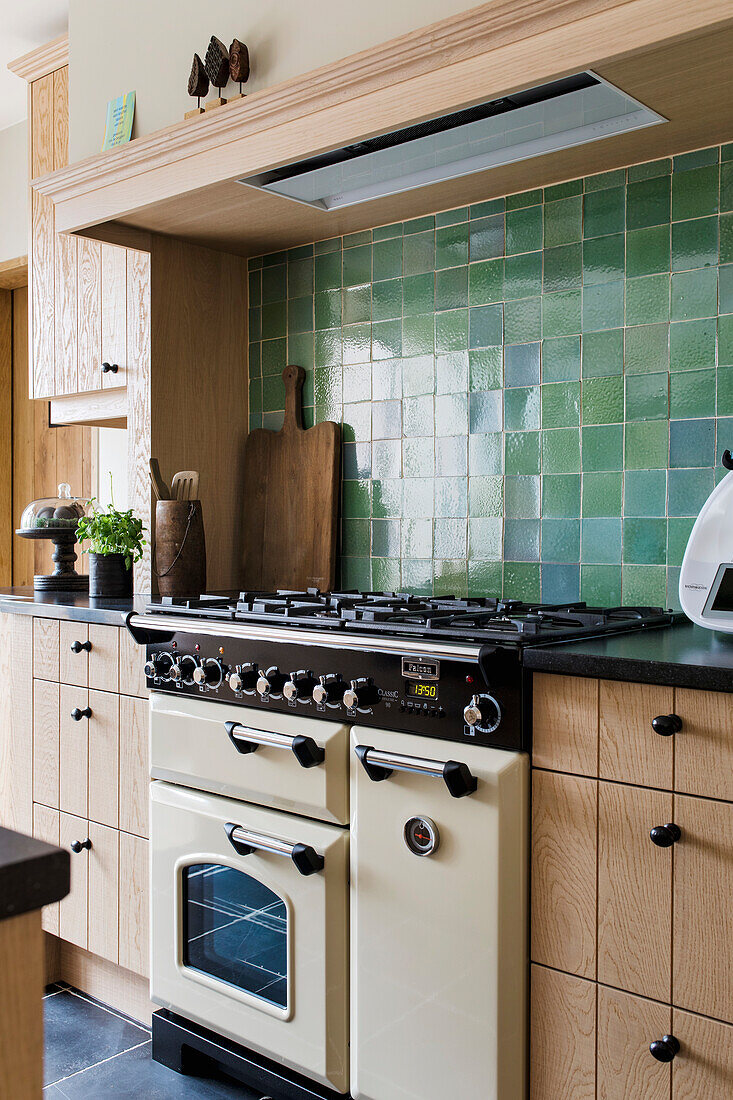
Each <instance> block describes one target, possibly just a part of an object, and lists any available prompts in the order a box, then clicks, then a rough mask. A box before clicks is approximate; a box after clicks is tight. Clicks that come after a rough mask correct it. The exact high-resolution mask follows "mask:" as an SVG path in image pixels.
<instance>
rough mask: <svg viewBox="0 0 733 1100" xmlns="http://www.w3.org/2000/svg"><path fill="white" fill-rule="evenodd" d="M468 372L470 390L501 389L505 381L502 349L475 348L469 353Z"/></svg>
mask: <svg viewBox="0 0 733 1100" xmlns="http://www.w3.org/2000/svg"><path fill="white" fill-rule="evenodd" d="M468 371H469V377H468V385H469V389H471V390H496V389H500V388H501V385H502V379H503V354H502V349H501V348H473V349H472V350H471V351H469V353H468Z"/></svg>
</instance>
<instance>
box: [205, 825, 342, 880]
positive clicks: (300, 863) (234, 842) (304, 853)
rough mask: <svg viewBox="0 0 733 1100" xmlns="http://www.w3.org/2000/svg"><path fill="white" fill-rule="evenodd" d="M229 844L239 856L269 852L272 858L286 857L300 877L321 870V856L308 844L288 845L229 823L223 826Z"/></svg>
mask: <svg viewBox="0 0 733 1100" xmlns="http://www.w3.org/2000/svg"><path fill="white" fill-rule="evenodd" d="M224 829H225V831H226V834H227V837H228V839H229V843H230V844H231V846H232V848H233V849H234V851H235V852H238V854H239V855H240V856H250V855H252V853H253V852H270V853H271V854H272V855H274V856H286V857H287V858H288V859H291V860H292V861H293V863H294V864H295V866H296V867H297V869H298V870H299V871H300V873H301V875H315V873H316V872H317V871H322V870H323V865H324V862H325V861H324V858H323V856H322V855H321V854H320V853H319V852H317V851H316V850H315V848H311V846H310V845H309V844H288V843H287V841H285V840H278V838H277V837H275V836H267V834H266V833H253V832H251V830H249V829H245V828H244V826H242V825H235V824H234V822H232V821H229V822H227V824H226V825H225V826H224Z"/></svg>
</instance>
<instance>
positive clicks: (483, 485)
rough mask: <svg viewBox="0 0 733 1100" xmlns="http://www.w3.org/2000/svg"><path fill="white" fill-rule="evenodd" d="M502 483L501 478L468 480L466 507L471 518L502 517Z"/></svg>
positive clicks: (472, 478)
mask: <svg viewBox="0 0 733 1100" xmlns="http://www.w3.org/2000/svg"><path fill="white" fill-rule="evenodd" d="M503 483H504V479H503V478H502V477H494V476H491V475H485V476H483V477H470V478H469V479H468V507H469V514H470V515H471V517H476V516H501V515H502V509H503V505H504V492H503V490H504V484H503Z"/></svg>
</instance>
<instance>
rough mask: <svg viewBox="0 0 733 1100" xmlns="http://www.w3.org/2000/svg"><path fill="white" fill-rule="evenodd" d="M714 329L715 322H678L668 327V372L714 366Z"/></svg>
mask: <svg viewBox="0 0 733 1100" xmlns="http://www.w3.org/2000/svg"><path fill="white" fill-rule="evenodd" d="M715 328H716V325H715V320H707V321H680V322H677V323H675V324H672V325H670V327H669V366H670V370H673V371H678V370H700V369H702V368H704V367H713V366H715Z"/></svg>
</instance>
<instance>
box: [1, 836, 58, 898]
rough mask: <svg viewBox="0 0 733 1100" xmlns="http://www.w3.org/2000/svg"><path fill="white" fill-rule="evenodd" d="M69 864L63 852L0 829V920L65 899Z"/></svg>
mask: <svg viewBox="0 0 733 1100" xmlns="http://www.w3.org/2000/svg"><path fill="white" fill-rule="evenodd" d="M69 863H70V856H69V853H68V851H66V849H64V848H55V847H54V846H53V845H52V844H46V843H45V841H43V840H36V839H35V838H34V837H32V836H26V835H25V834H24V833H16V832H13V830H12V829H2V828H0V920H4V919H5V918H6V917H17V916H18V915H19V914H20V913H28V912H30V911H31V910H33V909H40V908H41V907H42V906H44V905H50V904H51V902H54V901H60V900H61V898H65V897H66V895H67V894H68V892H69V874H70V868H69Z"/></svg>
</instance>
